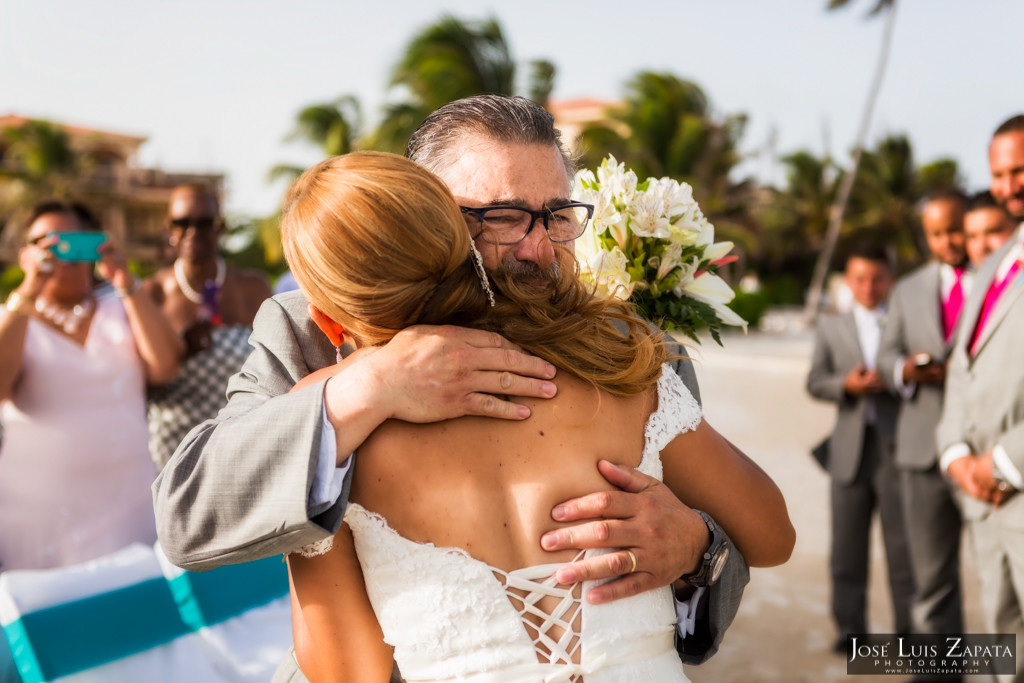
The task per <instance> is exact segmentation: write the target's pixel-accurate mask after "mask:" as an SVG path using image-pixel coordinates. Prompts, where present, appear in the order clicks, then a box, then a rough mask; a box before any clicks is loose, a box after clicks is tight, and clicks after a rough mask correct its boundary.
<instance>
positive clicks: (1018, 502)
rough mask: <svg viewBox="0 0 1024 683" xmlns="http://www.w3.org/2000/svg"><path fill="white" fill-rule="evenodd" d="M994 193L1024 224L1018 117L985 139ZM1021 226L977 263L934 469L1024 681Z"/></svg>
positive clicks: (995, 627)
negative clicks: (952, 487)
mask: <svg viewBox="0 0 1024 683" xmlns="http://www.w3.org/2000/svg"><path fill="white" fill-rule="evenodd" d="M989 167H990V170H991V173H992V195H993V196H994V197H995V198H996V200H997V201H999V203H1000V204H1002V206H1003V207H1004V208H1005V209H1006V210H1007V212H1008V213H1009V214H1010V215H1011V216H1012V217H1013V218H1014V219H1015V220H1016V221H1017V222H1018V223H1020V222H1021V221H1024V114H1022V115H1019V116H1015V117H1013V118H1011V119H1009V120H1007V121H1006V122H1005V123H1003V124H1002V125H1001V126H1000V127H999V128H998V129H996V132H995V135H993V137H992V142H991V143H990V145H989ZM1022 242H1024V229H1021V228H1018V229H1017V232H1016V233H1015V234H1014V235H1013V237H1011V238H1010V240H1009V241H1008V242H1007V243H1006V244H1004V245H1003V246H1002V248H1000V249H999V251H997V252H995V253H994V254H992V255H991V256H990V257H989V258H988V259H987V260H986V261H985V263H984V265H983V266H982V267H981V269H979V270H978V273H977V276H976V278H975V281H974V287H973V291H972V293H971V296H970V297H968V299H967V302H966V304H965V305H964V313H963V322H962V323H961V328H960V334H959V335H958V337H957V342H956V345H955V347H954V349H953V353H952V358H951V360H950V364H949V371H948V376H947V379H946V398H945V403H944V405H943V410H942V419H941V420H940V422H939V427H938V430H937V438H938V447H939V452H940V453H941V459H940V468H942V469H943V470H944V471H946V473H947V474H948V475H949V477H950V478H951V479H952V480H953V481H954V482H955V483H956V485H957V486H958V487H959V491H958V497H959V499H960V502H961V510H962V513H963V517H964V521H965V522H966V523H967V529H968V531H969V533H970V536H971V541H972V543H973V545H974V552H975V555H976V556H977V564H978V574H979V578H980V579H981V589H982V590H981V603H982V609H983V610H984V613H985V618H986V621H987V626H988V628H989V629H990V630H991V631H992V632H993V633H1013V634H1015V635H1016V638H1017V671H1018V673H1017V675H1016V677H1013V676H1006V677H1000V679H1001V680H1015V681H1024V496H1020V495H1017V494H1018V493H1019V492H1020V490H1021V489H1024V476H1022V473H1024V362H1022V361H1021V350H1022V348H1024V279H1022V276H1021V258H1022V257H1024V244H1022Z"/></svg>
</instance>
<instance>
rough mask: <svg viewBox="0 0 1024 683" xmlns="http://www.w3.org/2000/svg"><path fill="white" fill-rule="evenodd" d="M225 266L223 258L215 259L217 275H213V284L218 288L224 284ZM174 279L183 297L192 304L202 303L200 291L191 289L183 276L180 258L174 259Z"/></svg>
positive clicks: (183, 268)
mask: <svg viewBox="0 0 1024 683" xmlns="http://www.w3.org/2000/svg"><path fill="white" fill-rule="evenodd" d="M227 270H228V269H227V267H226V266H225V265H224V259H222V258H218V259H217V275H216V276H215V277H214V280H213V284H215V285H216V286H217V289H220V288H221V287H222V286H223V285H224V276H225V275H227ZM174 279H175V281H176V282H177V283H178V289H180V290H181V293H182V294H184V295H185V298H186V299H188V300H189V301H191V302H192V303H194V304H200V305H201V304H202V303H203V294H202V292H197V291H196V290H194V289H192V285H190V284H189V283H188V278H187V277H185V264H184V262H183V261H182V260H181V259H175V260H174Z"/></svg>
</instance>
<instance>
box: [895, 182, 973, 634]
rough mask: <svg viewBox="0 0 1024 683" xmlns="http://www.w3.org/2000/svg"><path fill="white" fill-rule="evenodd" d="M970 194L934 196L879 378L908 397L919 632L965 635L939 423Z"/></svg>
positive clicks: (905, 466) (909, 505) (906, 449)
mask: <svg viewBox="0 0 1024 683" xmlns="http://www.w3.org/2000/svg"><path fill="white" fill-rule="evenodd" d="M966 206H967V198H966V197H965V196H964V195H962V194H960V193H959V192H944V193H940V194H935V195H932V196H931V197H930V198H929V199H928V200H927V201H926V202H925V204H924V207H923V208H922V210H921V225H922V228H923V229H924V236H925V240H926V241H927V243H928V249H929V251H930V252H931V256H932V259H931V261H929V262H928V263H926V264H925V265H923V266H921V267H920V268H918V269H917V270H915V271H913V272H911V273H910V274H909V275H907V276H906V277H904V278H903V279H901V280H900V282H899V283H898V284H897V285H896V288H895V289H894V290H893V293H892V296H891V298H890V300H889V310H888V312H887V314H886V318H885V324H884V326H883V329H882V340H881V343H880V344H879V349H878V367H879V371H880V373H881V377H882V380H883V381H884V382H885V383H886V385H887V386H888V387H889V389H891V390H892V391H893V392H896V393H899V394H900V395H901V397H902V399H903V400H902V401H901V403H900V408H899V417H898V419H897V423H896V456H895V458H896V459H895V462H896V467H897V469H898V470H899V486H900V491H901V496H902V500H903V515H904V519H905V521H906V524H907V542H908V543H909V546H910V556H911V560H912V562H911V565H912V568H913V571H914V586H915V589H916V592H915V594H914V604H913V624H914V631H915V632H916V633H963V630H964V629H963V613H962V604H961V597H960V595H961V593H960V526H961V525H960V511H959V510H958V509H957V506H956V502H955V501H954V500H953V491H952V489H951V488H950V485H949V482H948V481H947V480H946V478H945V477H943V476H942V474H941V473H940V472H939V468H938V462H937V452H936V448H935V438H934V435H935V426H936V425H937V424H938V422H939V416H940V414H941V413H942V395H943V382H944V380H945V378H946V360H947V357H948V355H949V349H950V346H951V344H952V340H953V338H954V335H955V334H956V330H957V325H958V322H959V319H960V313H961V310H962V308H963V302H964V298H965V297H966V296H967V295H968V293H969V292H970V284H971V277H972V276H971V273H969V272H968V271H967V269H966V266H967V258H966V252H965V248H964V230H963V219H964V209H965V208H966Z"/></svg>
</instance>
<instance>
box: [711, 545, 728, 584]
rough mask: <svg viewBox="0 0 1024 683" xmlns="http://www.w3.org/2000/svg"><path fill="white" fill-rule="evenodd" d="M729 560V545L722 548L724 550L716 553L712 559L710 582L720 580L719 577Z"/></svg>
mask: <svg viewBox="0 0 1024 683" xmlns="http://www.w3.org/2000/svg"><path fill="white" fill-rule="evenodd" d="M728 560H729V546H725V547H724V548H722V551H721V552H720V553H718V554H717V555H715V557H713V558H712V559H711V576H710V577H709V581H708V583H709V584H713V583H715V582H716V581H718V577H720V576H721V575H722V570H723V569H725V563H726V562H727V561H728Z"/></svg>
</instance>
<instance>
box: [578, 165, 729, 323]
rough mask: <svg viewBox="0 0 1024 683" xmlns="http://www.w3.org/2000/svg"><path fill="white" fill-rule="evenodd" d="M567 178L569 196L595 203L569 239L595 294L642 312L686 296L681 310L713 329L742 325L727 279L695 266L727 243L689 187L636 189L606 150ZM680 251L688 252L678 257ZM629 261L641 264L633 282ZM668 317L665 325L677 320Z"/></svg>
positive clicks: (664, 183) (668, 182)
mask: <svg viewBox="0 0 1024 683" xmlns="http://www.w3.org/2000/svg"><path fill="white" fill-rule="evenodd" d="M574 183H575V184H574V187H575V193H574V195H573V196H574V198H575V199H576V200H577V201H582V202H586V203H588V204H593V205H594V217H593V220H592V221H591V223H590V225H589V226H588V227H587V230H586V231H585V232H584V234H583V235H582V236H581V237H580V238H579V240H577V242H576V257H577V259H578V261H579V263H580V274H581V276H582V277H583V279H584V280H585V281H586V282H589V283H591V284H593V285H594V287H595V293H596V294H597V295H599V296H617V297H619V298H621V299H627V298H630V297H633V298H634V299H635V300H636V301H637V304H638V305H639V306H641V309H642V310H653V309H652V308H651V307H653V306H654V305H655V303H656V302H657V300H659V299H661V298H662V297H674V298H677V299H683V300H689V303H686V301H681V302H680V303H681V304H682V309H681V312H680V315H684V316H685V315H693V313H694V312H695V313H696V315H697V319H698V320H699V321H702V322H704V323H706V324H709V325H711V326H712V328H713V329H714V328H715V327H717V325H719V324H725V325H736V326H740V327H743V328H744V329H746V322H745V321H744V320H743V319H742V318H740V317H739V316H738V315H736V314H735V313H734V312H733V311H732V310H731V309H729V308H728V307H727V306H726V304H727V303H728V302H729V301H731V300H732V299H733V297H734V293H733V291H732V289H731V288H730V287H729V285H728V284H726V283H725V281H723V280H722V279H721V278H720V277H718V276H717V275H715V274H714V273H713V272H706V271H701V270H700V267H701V264H702V263H703V264H707V263H709V262H720V261H721V260H722V259H725V257H726V256H727V255H728V253H729V252H730V251H731V250H732V248H733V244H732V243H731V242H717V243H716V242H715V228H714V226H713V225H712V224H711V223H710V222H709V221H708V220H707V218H706V217H705V216H704V214H703V212H701V210H700V207H699V206H698V205H697V202H696V201H695V200H694V198H693V188H691V187H690V186H689V185H687V184H686V183H679V182H677V181H675V180H673V179H671V178H648V179H647V180H645V181H644V184H643V186H642V187H643V188H644V189H643V190H640V189H638V188H639V187H641V185H640V183H639V182H638V180H637V177H636V174H635V173H634V172H633V171H631V170H629V169H627V168H626V166H625V164H620V163H619V162H618V160H616V159H615V157H612V156H609V157H608V158H606V159H605V160H604V161H603V162H602V163H601V165H600V167H598V169H597V170H596V172H591V171H581V172H579V173H577V174H576V178H575V180H574ZM683 252H687V253H688V254H689V256H688V257H687V259H686V260H685V261H684V260H683ZM727 260H729V259H727ZM630 264H632V265H633V266H637V265H640V266H642V268H635V267H634V273H635V274H637V275H636V276H637V277H638V278H639V279H638V280H636V281H632V279H631V276H630V273H629V271H628V270H627V267H628V266H630ZM705 267H708V266H705ZM713 270H714V268H712V271H713ZM645 273H646V274H645ZM665 287H670V288H671V289H665ZM696 301H699V302H703V303H705V304H707V305H708V306H709V307H710V308H711V310H712V311H714V314H715V315H714V316H712V315H711V313H710V312H709V311H708V310H707V309H706V308H704V307H701V309H699V310H697V311H694V310H693V308H692V306H693V303H694V302H696ZM687 307H689V309H688V308H687ZM673 310H676V309H675V307H674V306H673ZM687 310H689V311H690V312H689V313H687V312H686V311H687ZM674 315H675V314H674V313H673V314H670V316H669V318H668V319H667V320H666V321H664V324H680V321H679V320H674V319H673V317H672V316H674ZM685 324H686V325H690V324H691V319H689V318H688V319H687V322H686V323H685Z"/></svg>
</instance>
